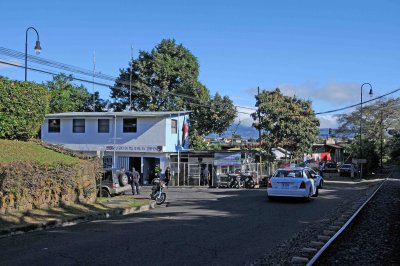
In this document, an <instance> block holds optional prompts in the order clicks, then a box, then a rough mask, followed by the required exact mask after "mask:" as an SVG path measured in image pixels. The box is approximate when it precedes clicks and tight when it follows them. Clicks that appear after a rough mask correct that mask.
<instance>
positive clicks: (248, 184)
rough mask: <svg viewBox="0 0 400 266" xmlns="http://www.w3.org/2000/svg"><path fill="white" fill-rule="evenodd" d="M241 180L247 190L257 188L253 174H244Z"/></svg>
mask: <svg viewBox="0 0 400 266" xmlns="http://www.w3.org/2000/svg"><path fill="white" fill-rule="evenodd" d="M241 180H242V183H243V185H244V187H245V188H254V187H255V186H256V182H255V181H254V178H253V175H252V174H251V173H243V174H242V175H241Z"/></svg>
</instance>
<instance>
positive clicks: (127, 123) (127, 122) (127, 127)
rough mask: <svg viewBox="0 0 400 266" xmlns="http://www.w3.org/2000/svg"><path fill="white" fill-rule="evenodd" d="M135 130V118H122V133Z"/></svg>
mask: <svg viewBox="0 0 400 266" xmlns="http://www.w3.org/2000/svg"><path fill="white" fill-rule="evenodd" d="M136 130H137V120H136V118H125V119H124V128H123V132H124V133H135V132H136Z"/></svg>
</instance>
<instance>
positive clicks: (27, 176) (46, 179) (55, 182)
mask: <svg viewBox="0 0 400 266" xmlns="http://www.w3.org/2000/svg"><path fill="white" fill-rule="evenodd" d="M99 166H100V164H99V163H98V161H80V162H79V163H65V162H60V163H54V164H40V163H37V162H13V163H9V164H3V165H0V212H1V213H5V212H13V211H16V210H18V211H23V210H29V209H32V208H47V207H54V206H59V205H69V204H70V203H93V202H94V201H95V200H96V177H97V175H98V173H99Z"/></svg>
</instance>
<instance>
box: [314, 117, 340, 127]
mask: <svg viewBox="0 0 400 266" xmlns="http://www.w3.org/2000/svg"><path fill="white" fill-rule="evenodd" d="M317 118H318V119H319V123H320V126H319V127H320V128H338V122H337V117H336V116H334V115H318V116H317Z"/></svg>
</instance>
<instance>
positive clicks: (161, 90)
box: [111, 40, 207, 111]
mask: <svg viewBox="0 0 400 266" xmlns="http://www.w3.org/2000/svg"><path fill="white" fill-rule="evenodd" d="M131 68H132V69H131ZM198 75H199V65H198V62H197V59H196V57H195V56H194V55H193V54H192V53H191V52H190V51H189V50H188V49H186V48H185V47H183V45H182V44H179V45H178V44H176V42H175V40H162V41H161V43H160V44H158V45H157V46H156V47H155V48H154V49H153V50H152V51H151V52H150V53H149V52H146V51H140V52H139V58H137V59H136V60H133V61H132V62H131V63H130V66H129V67H128V68H127V69H121V70H120V76H119V78H118V79H117V80H116V83H115V86H114V88H112V92H111V98H112V99H115V103H114V104H113V107H114V108H115V109H116V110H123V109H125V107H126V106H127V105H129V100H130V95H129V93H130V87H132V91H133V94H132V109H133V110H137V111H143V110H150V111H167V110H179V109H182V108H183V107H184V104H183V102H184V101H179V100H176V98H175V97H174V95H178V94H184V95H187V96H189V97H195V98H201V97H204V96H207V95H204V94H207V93H204V88H205V87H204V86H199V83H198ZM131 77H132V79H131ZM131 81H132V82H131ZM131 85H132V86H131ZM205 100H207V99H205Z"/></svg>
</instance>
